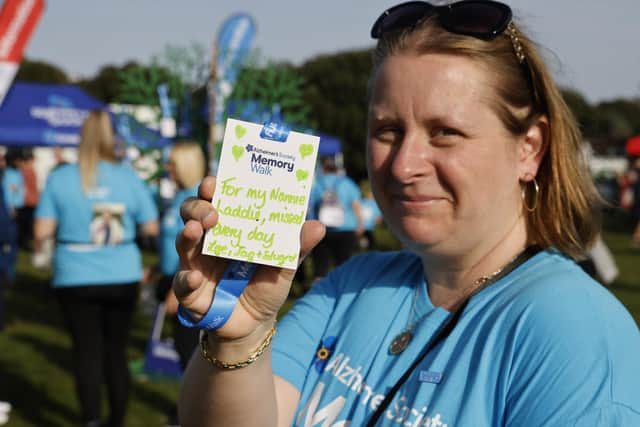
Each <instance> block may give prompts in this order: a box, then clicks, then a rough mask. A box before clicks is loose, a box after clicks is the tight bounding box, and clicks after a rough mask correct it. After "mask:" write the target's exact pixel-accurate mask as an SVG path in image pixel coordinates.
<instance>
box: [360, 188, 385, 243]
mask: <svg viewBox="0 0 640 427" xmlns="http://www.w3.org/2000/svg"><path fill="white" fill-rule="evenodd" d="M360 189H361V191H362V201H361V202H360V204H361V205H362V222H363V224H364V235H363V236H362V239H360V247H361V248H362V249H375V247H376V240H375V237H374V234H373V233H374V230H375V229H376V227H377V226H378V225H380V224H382V212H381V211H380V208H379V207H378V203H376V200H375V199H374V198H373V193H372V192H371V186H370V185H369V182H367V181H364V182H362V183H360Z"/></svg>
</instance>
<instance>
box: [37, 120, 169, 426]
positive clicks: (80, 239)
mask: <svg viewBox="0 0 640 427" xmlns="http://www.w3.org/2000/svg"><path fill="white" fill-rule="evenodd" d="M114 144H115V140H114V134H113V129H112V125H111V120H110V118H109V115H108V113H106V112H104V111H92V112H91V113H89V115H88V117H87V119H86V120H85V122H84V124H83V126H82V129H81V142H80V146H79V148H78V164H77V165H75V164H73V165H72V164H69V165H65V166H60V167H58V168H56V169H55V170H54V171H52V172H51V174H50V175H49V177H48V178H47V183H46V186H45V189H44V191H43V192H42V194H41V197H40V200H39V202H38V206H37V208H36V214H35V217H36V221H35V224H34V238H35V245H36V249H37V248H38V247H39V246H40V245H41V244H42V242H43V241H44V240H46V239H49V238H55V240H56V247H55V253H54V263H53V280H52V286H53V289H54V292H55V295H56V297H57V299H58V301H59V302H60V306H61V308H62V313H63V317H64V319H65V323H66V324H67V327H68V328H69V331H70V334H71V338H72V343H73V366H74V376H75V381H76V392H77V394H78V399H79V403H80V409H81V417H82V422H83V423H84V425H99V423H100V407H101V398H100V389H101V386H102V383H103V382H105V383H106V385H107V391H108V397H109V406H110V410H111V411H110V414H109V425H111V426H122V425H123V423H124V418H125V415H126V407H127V401H128V392H129V372H128V366H127V355H126V348H127V340H128V336H129V331H130V329H131V321H132V317H133V312H134V308H135V305H136V301H137V295H138V286H137V284H138V282H139V281H140V279H141V278H142V260H141V255H140V251H139V249H138V247H137V245H136V244H135V237H136V229H137V226H138V225H139V226H140V228H141V232H142V233H143V234H144V235H148V236H155V235H157V234H158V221H157V210H156V207H155V205H154V203H153V200H152V198H151V195H150V193H149V191H148V189H147V187H146V185H145V184H144V182H143V181H142V180H141V179H140V178H138V176H137V175H136V174H135V172H134V171H133V170H132V169H130V168H129V167H127V166H124V165H121V164H119V163H117V161H116V158H115V154H114Z"/></svg>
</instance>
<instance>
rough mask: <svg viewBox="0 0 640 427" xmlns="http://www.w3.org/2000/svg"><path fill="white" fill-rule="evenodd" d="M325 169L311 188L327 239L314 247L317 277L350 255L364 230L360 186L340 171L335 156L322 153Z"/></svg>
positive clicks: (317, 214)
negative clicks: (325, 155)
mask: <svg viewBox="0 0 640 427" xmlns="http://www.w3.org/2000/svg"><path fill="white" fill-rule="evenodd" d="M320 161H321V162H322V170H321V172H320V173H318V175H317V177H316V179H315V182H314V184H313V188H312V190H311V195H310V197H309V199H310V205H311V206H313V209H314V211H315V215H314V217H315V218H316V219H318V220H319V221H320V222H321V223H322V224H324V225H325V227H326V229H327V232H326V234H325V237H324V239H322V241H321V242H320V243H319V244H318V245H317V246H316V247H315V248H314V249H313V253H312V258H313V270H314V272H313V274H314V276H315V277H314V280H317V279H318V278H321V277H324V276H326V275H327V273H328V272H329V268H330V266H331V264H332V261H333V265H334V266H338V265H340V264H342V263H343V262H345V261H346V260H348V259H349V257H351V255H352V254H353V252H354V251H355V250H356V248H357V245H358V239H359V238H360V236H361V235H362V233H363V232H364V226H363V221H362V207H361V205H360V189H359V188H358V186H357V185H356V183H355V182H353V180H352V179H351V178H349V177H348V176H346V175H340V174H338V170H337V167H336V164H335V160H334V159H333V158H332V157H323V158H321V159H320Z"/></svg>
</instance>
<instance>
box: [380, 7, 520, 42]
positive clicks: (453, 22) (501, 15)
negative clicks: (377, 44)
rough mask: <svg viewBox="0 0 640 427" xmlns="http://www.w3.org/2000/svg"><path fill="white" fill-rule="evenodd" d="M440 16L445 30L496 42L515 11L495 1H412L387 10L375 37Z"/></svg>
mask: <svg viewBox="0 0 640 427" xmlns="http://www.w3.org/2000/svg"><path fill="white" fill-rule="evenodd" d="M433 15H436V16H437V17H438V20H439V22H440V25H442V27H443V28H444V29H445V30H447V31H449V32H451V33H456V34H462V35H466V36H472V37H476V38H480V39H485V40H492V39H494V38H495V37H497V36H498V35H499V34H501V33H502V32H504V31H505V29H506V28H507V27H508V26H509V23H510V22H511V18H512V13H511V8H510V7H509V6H507V5H506V4H504V3H499V2H496V1H491V0H463V1H459V2H456V3H452V4H448V5H444V6H434V5H432V4H430V3H427V2H425V1H410V2H406V3H401V4H399V5H397V6H394V7H392V8H390V9H387V10H385V11H384V13H382V15H380V17H379V18H378V19H377V20H376V22H375V23H374V24H373V27H372V28H371V37H373V38H374V39H378V38H380V37H382V35H383V34H385V33H388V32H391V31H398V30H403V29H405V28H413V27H415V26H416V25H417V24H418V23H419V22H420V21H422V20H424V19H426V18H428V17H430V16H433Z"/></svg>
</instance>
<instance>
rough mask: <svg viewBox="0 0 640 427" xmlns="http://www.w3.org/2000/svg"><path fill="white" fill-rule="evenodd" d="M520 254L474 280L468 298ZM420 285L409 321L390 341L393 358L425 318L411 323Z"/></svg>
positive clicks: (494, 278)
mask: <svg viewBox="0 0 640 427" xmlns="http://www.w3.org/2000/svg"><path fill="white" fill-rule="evenodd" d="M521 254H522V252H520V253H518V254H517V255H516V256H514V257H513V258H511V259H510V260H509V262H507V263H506V264H505V265H503V266H502V267H500V268H499V269H497V270H496V271H494V272H493V273H491V274H488V275H486V276H482V277H480V278H478V279H476V280H475V281H474V282H473V285H472V286H471V289H474V288H476V289H475V290H474V291H473V292H472V293H471V294H470V295H469V297H468V298H471V296H473V294H475V293H476V292H478V291H479V290H481V289H482V288H484V287H486V286H488V285H490V284H491V283H493V282H494V281H495V280H496V278H497V277H498V276H499V275H500V273H502V272H503V271H504V270H505V269H506V268H507V267H510V266H511V264H512V263H514V262H515V261H516V260H517V259H518V257H519V256H520V255H521ZM421 283H422V282H418V284H417V285H416V292H415V294H414V295H413V301H412V302H411V311H410V312H409V320H408V321H407V326H405V328H404V330H403V331H402V332H400V333H399V334H398V335H396V336H395V337H394V338H393V341H391V345H389V353H391V354H392V355H394V356H397V355H398V354H400V353H402V352H403V351H404V350H405V349H406V348H407V347H408V346H409V343H410V342H411V339H412V338H413V333H411V329H412V328H413V327H414V326H415V325H416V324H417V323H419V322H420V321H421V320H422V319H423V318H424V317H425V316H426V314H425V316H422V317H420V318H419V319H417V320H416V321H413V313H414V311H415V307H416V300H417V299H418V294H419V291H420V284H421ZM468 298H467V299H468ZM427 314H428V313H427Z"/></svg>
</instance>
